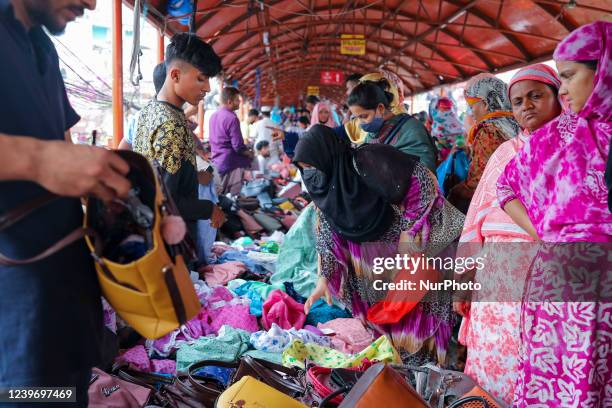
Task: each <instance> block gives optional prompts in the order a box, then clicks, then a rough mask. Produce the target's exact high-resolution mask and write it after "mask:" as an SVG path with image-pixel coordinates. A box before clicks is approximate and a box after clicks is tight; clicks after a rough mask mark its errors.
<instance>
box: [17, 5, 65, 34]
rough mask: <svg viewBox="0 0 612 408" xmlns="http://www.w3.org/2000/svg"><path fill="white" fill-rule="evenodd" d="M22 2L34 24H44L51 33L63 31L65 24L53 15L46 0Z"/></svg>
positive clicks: (61, 32)
mask: <svg viewBox="0 0 612 408" xmlns="http://www.w3.org/2000/svg"><path fill="white" fill-rule="evenodd" d="M24 3H25V6H26V10H27V12H28V15H29V17H30V20H31V21H32V22H34V24H35V25H42V26H44V27H45V28H46V29H47V30H48V31H49V32H50V33H51V34H53V35H60V34H63V33H64V30H65V29H66V25H62V24H61V23H59V22H58V21H57V20H56V19H55V15H54V14H53V12H52V10H51V7H50V6H49V4H48V2H47V1H46V0H27V1H24Z"/></svg>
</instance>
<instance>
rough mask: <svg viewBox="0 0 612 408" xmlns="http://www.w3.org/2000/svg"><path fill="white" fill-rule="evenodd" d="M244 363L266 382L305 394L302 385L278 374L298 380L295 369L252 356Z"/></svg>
mask: <svg viewBox="0 0 612 408" xmlns="http://www.w3.org/2000/svg"><path fill="white" fill-rule="evenodd" d="M243 361H244V362H245V363H246V364H248V365H249V367H251V368H252V369H253V371H255V372H256V373H257V375H258V376H259V377H261V378H262V379H264V382H266V381H270V382H272V383H275V384H278V385H280V386H283V387H285V388H287V389H289V390H291V391H294V392H297V393H303V392H304V388H303V387H302V386H301V385H299V384H296V383H295V382H292V381H289V380H287V378H285V377H284V376H281V375H279V374H278V372H281V373H283V374H285V375H286V376H288V377H296V379H297V375H298V374H297V371H296V370H295V369H292V368H287V367H284V366H281V365H278V364H276V363H272V362H270V361H266V360H259V359H256V358H253V357H251V356H244V357H243Z"/></svg>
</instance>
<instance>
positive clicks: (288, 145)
mask: <svg viewBox="0 0 612 408" xmlns="http://www.w3.org/2000/svg"><path fill="white" fill-rule="evenodd" d="M299 140H300V135H299V134H298V133H297V132H285V140H283V151H284V152H285V154H286V155H287V156H289V157H293V152H295V146H297V143H298V142H299Z"/></svg>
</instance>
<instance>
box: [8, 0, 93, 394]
mask: <svg viewBox="0 0 612 408" xmlns="http://www.w3.org/2000/svg"><path fill="white" fill-rule="evenodd" d="M0 60H1V61H3V64H2V75H0V98H1V100H2V101H3V103H2V109H0V133H4V134H7V135H23V136H31V137H34V138H36V139H40V140H54V141H63V140H64V133H65V131H66V130H68V129H69V128H71V127H72V126H74V125H75V124H76V123H77V122H78V121H79V119H80V118H79V116H78V115H77V114H76V112H75V111H74V110H73V109H72V107H71V106H70V103H69V101H68V97H67V95H66V89H65V87H64V82H63V80H62V76H61V74H60V70H59V61H58V56H57V52H56V51H55V47H54V46H53V43H52V42H51V40H50V39H49V38H48V37H47V35H46V34H45V33H44V31H43V29H42V28H40V27H36V28H33V29H31V30H30V31H29V33H28V32H26V30H25V29H24V27H23V26H22V25H21V23H20V22H18V21H17V20H16V19H15V18H14V15H13V9H12V6H11V2H10V1H8V0H0ZM45 193H46V190H45V189H43V188H42V187H41V186H40V185H38V184H35V183H32V182H26V181H5V182H0V214H3V213H6V212H7V211H9V210H11V209H13V208H15V207H16V206H18V205H19V204H23V203H24V202H26V201H29V200H32V199H33V198H36V197H40V196H41V195H43V194H45ZM82 223H83V212H82V207H81V201H80V200H79V199H78V198H62V199H58V200H56V201H54V202H53V203H51V204H48V205H46V206H45V207H43V208H40V209H38V210H37V211H35V212H33V213H32V214H30V215H28V216H27V217H25V218H24V219H23V220H21V221H20V222H19V223H17V224H16V225H15V226H13V227H11V228H8V229H7V230H5V231H3V232H1V233H0V251H1V252H2V253H4V254H5V255H7V256H9V257H12V258H18V259H24V258H27V257H31V256H33V255H35V254H37V253H39V252H42V251H43V250H44V249H46V248H48V247H50V246H51V245H52V244H54V243H55V242H57V241H58V240H59V239H61V238H62V237H64V236H66V235H67V234H68V233H70V232H71V231H73V230H74V229H75V228H77V227H80V226H81V225H82ZM0 311H1V312H0V350H2V352H1V353H2V355H1V358H0V387H8V386H10V385H35V384H36V382H35V381H36V380H37V379H42V380H44V379H53V380H54V381H56V382H58V383H59V382H63V381H65V380H66V379H68V378H69V377H70V376H71V375H74V373H77V372H82V371H83V370H86V369H90V368H91V367H93V366H94V365H96V364H98V362H99V360H100V352H99V350H100V348H101V347H100V339H101V338H102V329H103V321H102V304H101V300H100V289H99V286H98V280H97V278H96V275H95V270H94V266H93V262H92V259H91V256H90V255H89V251H88V249H87V247H86V245H85V241H84V240H81V241H79V242H77V243H75V244H73V245H70V246H69V247H67V248H65V249H64V250H62V251H60V252H59V253H57V254H56V255H53V256H51V257H49V258H47V259H45V260H43V261H40V262H37V263H35V264H32V265H23V266H17V267H5V266H0ZM62 384H63V383H62ZM37 385H44V384H43V383H42V382H40V383H39V384H37ZM58 385H60V384H58ZM65 385H68V384H65Z"/></svg>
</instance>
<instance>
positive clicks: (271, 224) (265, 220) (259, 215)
mask: <svg viewBox="0 0 612 408" xmlns="http://www.w3.org/2000/svg"><path fill="white" fill-rule="evenodd" d="M253 217H254V218H255V221H257V223H258V224H259V225H261V226H262V227H264V229H265V230H266V231H267V232H268V233H270V234H272V233H274V231H278V230H279V229H281V228H282V227H283V225H282V224H281V223H280V221H278V220H277V219H276V218H274V217H271V216H269V215H267V214H264V213H263V212H261V211H256V212H255V213H253Z"/></svg>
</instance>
